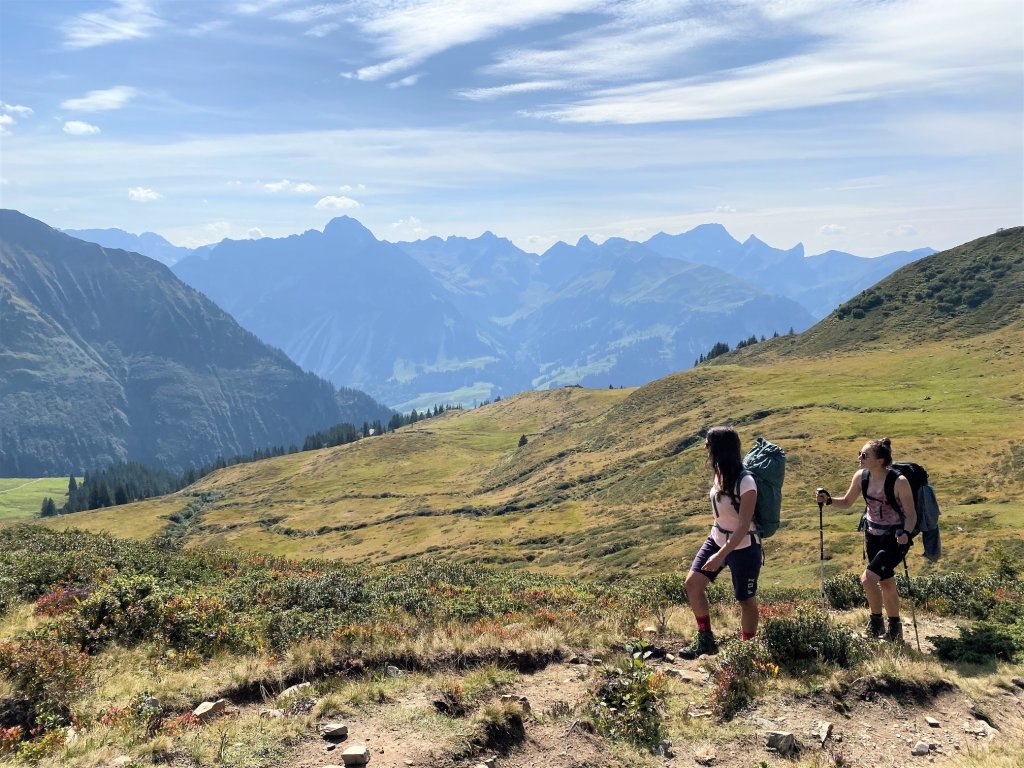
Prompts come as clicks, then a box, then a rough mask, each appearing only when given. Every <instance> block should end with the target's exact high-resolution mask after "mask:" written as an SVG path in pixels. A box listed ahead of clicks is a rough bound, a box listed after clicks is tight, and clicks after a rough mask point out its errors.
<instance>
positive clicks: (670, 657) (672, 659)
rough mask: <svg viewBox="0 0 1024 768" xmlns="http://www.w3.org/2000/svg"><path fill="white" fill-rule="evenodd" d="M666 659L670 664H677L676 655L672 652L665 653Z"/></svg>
mask: <svg viewBox="0 0 1024 768" xmlns="http://www.w3.org/2000/svg"><path fill="white" fill-rule="evenodd" d="M665 661H667V662H668V663H669V664H675V663H676V657H675V656H674V655H673V654H671V653H666V654H665Z"/></svg>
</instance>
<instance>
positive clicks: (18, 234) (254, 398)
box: [0, 210, 390, 476]
mask: <svg viewBox="0 0 1024 768" xmlns="http://www.w3.org/2000/svg"><path fill="white" fill-rule="evenodd" d="M0 225H2V237H0V338H2V344H0V472H2V473H3V474H5V475H15V476H34V475H41V474H57V475H60V474H67V473H68V472H70V471H81V470H83V469H89V468H92V467H95V466H99V465H102V464H106V463H108V462H112V461H118V460H127V459H131V460H137V461H142V462H146V463H151V464H155V465H158V466H162V467H165V468H168V469H171V470H180V469H182V468H184V467H187V466H190V465H201V464H203V463H206V462H209V461H211V460H213V459H214V458H216V457H217V456H232V455H235V454H238V453H247V452H250V451H252V450H254V449H256V448H268V447H271V446H275V445H285V446H287V445H289V444H291V443H296V442H301V441H302V439H303V438H304V437H305V436H306V435H307V434H309V433H311V432H314V431H316V430H319V429H324V428H326V427H328V426H331V425H333V424H336V423H338V422H340V421H355V422H357V423H361V422H362V421H363V420H365V419H374V418H383V419H387V417H388V415H389V413H390V412H389V411H388V410H387V409H385V408H383V407H382V406H380V405H379V404H377V403H375V402H373V401H372V400H371V399H370V398H368V397H366V396H365V395H363V394H362V393H360V392H353V391H346V392H341V393H339V392H336V391H335V389H334V387H333V386H331V385H330V384H329V383H327V382H326V381H324V380H322V379H319V378H317V377H316V376H314V375H312V374H309V373H305V372H303V371H302V370H300V369H299V368H298V367H297V366H296V365H295V364H294V363H292V362H291V361H290V360H288V358H287V357H285V355H284V354H283V353H281V352H279V351H277V350H275V349H271V348H269V347H267V346H266V345H264V344H263V343H262V342H260V341H259V340H258V339H257V338H256V337H255V336H254V335H253V334H252V333H250V332H249V331H246V330H244V329H242V328H241V327H240V326H239V325H238V324H237V323H236V322H235V321H234V320H233V319H232V318H231V317H229V316H228V315H227V314H225V313H224V312H223V311H222V310H221V309H219V308H218V307H217V306H215V305H214V304H213V303H211V302H210V301H209V300H208V299H206V298H205V297H204V296H202V295H200V294H199V293H197V292H196V291H195V290H193V289H191V288H189V287H188V286H186V285H184V284H183V283H182V282H181V281H180V280H178V279H177V278H175V277H174V275H173V274H171V272H170V271H169V270H168V269H167V267H165V266H163V265H162V264H159V263H157V262H155V261H153V260H151V259H148V258H145V257H143V256H140V255H138V254H134V253H129V252H126V251H121V250H117V249H106V248H102V247H100V246H98V245H95V244H92V243H86V242H83V241H81V240H77V239H75V238H73V237H71V236H69V235H66V234H63V233H61V232H58V231H57V230H54V229H51V228H50V227H48V226H46V225H45V224H43V223H42V222H40V221H36V220H35V219H31V218H29V217H28V216H25V215H23V214H21V213H18V212H17V211H10V210H4V211H0Z"/></svg>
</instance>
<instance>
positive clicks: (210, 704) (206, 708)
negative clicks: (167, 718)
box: [192, 699, 228, 720]
mask: <svg viewBox="0 0 1024 768" xmlns="http://www.w3.org/2000/svg"><path fill="white" fill-rule="evenodd" d="M227 705H228V700H227V699H217V700H216V701H204V702H203V703H202V704H200V705H199V706H198V707H196V708H195V709H194V710H192V714H193V715H195V716H196V717H197V718H198V719H199V720H209V719H210V718H211V717H214V716H215V715H219V714H220V713H221V712H223V711H224V709H225V708H226V707H227Z"/></svg>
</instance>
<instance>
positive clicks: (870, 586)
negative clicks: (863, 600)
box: [860, 571, 895, 613]
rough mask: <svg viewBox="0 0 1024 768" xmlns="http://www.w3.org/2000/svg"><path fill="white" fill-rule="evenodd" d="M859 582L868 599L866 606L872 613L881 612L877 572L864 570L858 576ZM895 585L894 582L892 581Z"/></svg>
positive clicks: (880, 595)
mask: <svg viewBox="0 0 1024 768" xmlns="http://www.w3.org/2000/svg"><path fill="white" fill-rule="evenodd" d="M860 583H861V584H863V585H864V595H865V597H867V599H868V608H869V609H870V611H871V612H872V613H881V612H882V607H883V603H882V590H881V589H880V587H879V581H878V574H877V573H873V572H872V571H864V573H862V574H861V576H860ZM893 584H894V586H895V582H893Z"/></svg>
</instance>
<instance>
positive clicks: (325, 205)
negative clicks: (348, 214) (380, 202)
mask: <svg viewBox="0 0 1024 768" xmlns="http://www.w3.org/2000/svg"><path fill="white" fill-rule="evenodd" d="M313 207H314V208H318V209H320V210H321V211H338V210H345V209H348V208H359V207H360V205H359V201H357V200H353V199H352V198H351V197H345V196H344V195H341V196H339V195H328V196H327V197H321V198H320V199H319V200H317V201H316V205H315V206H313Z"/></svg>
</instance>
